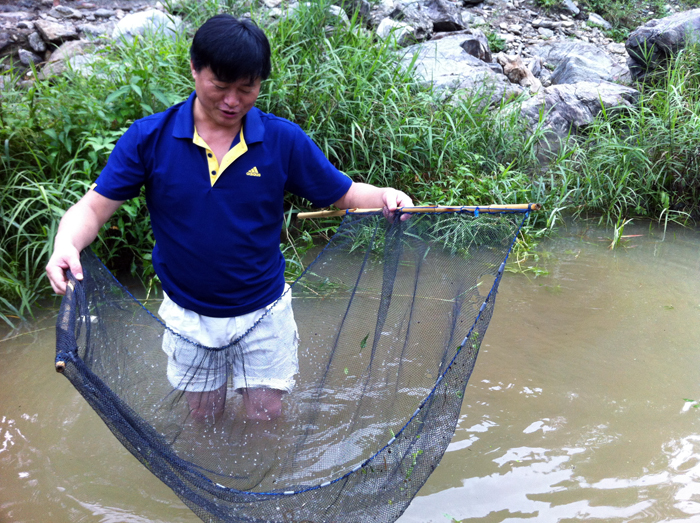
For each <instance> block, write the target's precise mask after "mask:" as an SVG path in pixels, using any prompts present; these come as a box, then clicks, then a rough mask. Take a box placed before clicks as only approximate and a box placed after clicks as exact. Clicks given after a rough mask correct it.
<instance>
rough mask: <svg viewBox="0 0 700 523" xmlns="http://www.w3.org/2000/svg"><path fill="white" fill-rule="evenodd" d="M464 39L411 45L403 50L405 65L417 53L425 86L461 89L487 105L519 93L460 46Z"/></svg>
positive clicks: (451, 37)
mask: <svg viewBox="0 0 700 523" xmlns="http://www.w3.org/2000/svg"><path fill="white" fill-rule="evenodd" d="M464 40H465V38H464V36H463V35H460V34H456V35H450V36H446V37H444V38H440V39H436V40H430V41H428V42H423V43H421V44H416V45H413V46H411V47H409V48H407V49H406V55H405V56H406V58H405V59H404V63H405V64H408V63H409V62H410V61H411V60H412V58H413V56H414V54H415V53H417V54H418V55H417V61H416V74H417V75H418V77H419V78H421V79H422V81H423V83H424V84H432V85H433V86H434V88H435V89H437V90H447V91H450V92H452V91H455V90H460V91H462V92H463V93H464V94H465V95H469V94H471V95H475V96H481V97H482V98H483V101H484V103H486V104H499V103H500V102H501V100H503V99H510V98H512V97H515V96H518V95H519V94H520V93H522V89H521V88H520V87H519V86H515V85H513V84H511V83H510V82H509V81H508V80H507V78H506V77H505V76H503V75H499V74H497V73H496V72H494V71H493V70H492V69H491V67H489V65H488V64H486V63H485V62H483V61H481V60H479V59H478V58H475V57H474V56H472V55H470V54H468V53H466V52H465V51H464V49H463V48H462V47H461V44H462V42H464Z"/></svg>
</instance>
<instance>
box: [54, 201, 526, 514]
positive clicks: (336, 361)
mask: <svg viewBox="0 0 700 523" xmlns="http://www.w3.org/2000/svg"><path fill="white" fill-rule="evenodd" d="M409 214H412V215H411V216H410V219H408V220H405V221H402V220H400V219H394V220H393V221H389V220H387V219H385V218H384V217H383V216H382V215H381V213H378V212H368V213H358V214H348V215H346V216H345V217H344V219H343V221H342V223H341V225H340V226H339V227H338V228H337V231H336V233H335V235H334V236H333V237H332V238H331V239H330V240H329V242H328V244H327V245H326V246H325V247H324V248H323V249H322V250H321V251H320V252H319V254H318V255H317V256H316V258H315V260H313V262H311V263H310V264H309V265H308V267H307V268H306V270H305V271H304V273H303V274H302V276H301V277H299V278H298V279H297V280H296V281H294V282H292V283H291V286H290V287H291V288H290V289H289V290H287V291H286V292H288V293H292V294H291V295H292V297H293V299H292V301H291V303H292V308H293V314H294V317H295V319H296V323H297V326H298V339H299V345H298V356H299V371H298V374H297V376H296V385H295V387H294V389H293V391H292V392H291V393H289V394H286V395H285V396H284V397H283V411H282V415H281V416H280V417H279V418H277V419H276V420H273V421H254V420H249V419H246V415H245V409H244V408H243V405H242V399H241V395H240V394H239V393H238V391H236V390H234V388H233V386H232V385H231V383H232V381H231V379H232V377H231V376H227V379H228V383H229V385H228V390H227V399H226V403H225V408H224V414H223V416H222V417H221V418H220V419H218V420H217V421H216V422H214V421H213V420H209V421H207V420H204V421H201V420H196V419H194V418H193V416H192V414H191V410H192V409H191V406H190V404H189V403H188V401H187V394H186V393H184V392H183V391H182V390H181V389H182V388H184V387H177V386H173V385H172V384H171V382H170V381H169V380H168V378H167V376H166V374H167V370H166V367H167V355H166V354H165V352H164V350H163V340H164V338H171V339H172V338H174V339H176V341H177V343H178V344H180V345H184V346H188V345H189V346H190V347H189V348H196V349H198V350H197V354H200V356H198V357H197V358H194V359H193V360H192V361H191V367H190V370H189V371H188V373H187V376H185V378H184V379H183V380H184V381H188V382H189V380H196V379H199V378H201V377H202V376H201V374H202V373H210V372H212V369H230V368H232V367H236V363H237V362H239V363H240V361H241V360H242V355H243V354H244V353H245V350H246V344H247V339H248V338H249V337H250V336H251V335H254V333H255V330H256V328H257V323H254V324H253V325H252V326H251V327H250V328H249V329H247V330H246V332H244V333H242V334H241V335H240V336H239V337H238V338H237V339H234V340H232V341H231V343H229V344H228V345H226V346H224V347H214V348H212V347H203V346H199V345H197V344H196V343H193V342H191V341H189V340H188V339H186V338H185V337H183V336H181V335H179V334H178V333H175V332H173V331H171V330H170V329H168V328H167V327H166V326H165V324H164V323H163V322H162V321H161V320H160V319H159V317H158V315H157V313H156V312H155V311H151V310H149V309H148V307H146V306H144V305H142V304H141V303H139V302H138V301H137V300H136V299H135V298H134V297H133V296H132V295H131V294H130V293H129V291H128V290H127V289H126V288H125V287H123V286H122V285H120V284H119V282H118V281H117V280H115V278H114V277H113V276H112V275H111V274H110V272H109V271H108V270H107V269H106V268H105V267H104V266H103V265H102V264H101V262H100V261H99V260H98V259H97V258H96V257H95V256H94V254H92V253H91V252H90V251H89V250H86V251H84V252H83V253H82V255H81V259H82V263H83V269H84V279H83V280H82V282H76V281H75V280H71V284H70V285H69V288H70V290H69V292H67V294H66V295H65V297H64V299H63V302H62V305H61V309H60V313H59V317H58V324H57V356H56V366H57V369H58V370H60V371H62V372H63V373H64V375H65V376H66V377H68V379H69V380H70V381H71V382H72V383H73V385H74V386H75V387H76V389H77V390H78V391H79V392H80V394H82V395H83V396H84V397H85V399H86V400H87V401H88V402H89V404H90V405H91V406H92V407H93V408H94V409H95V411H96V412H97V413H98V414H99V416H100V417H101V418H102V419H103V420H104V422H105V423H106V424H107V426H108V427H109V428H110V430H111V431H112V432H113V433H114V435H115V436H116V437H117V438H118V439H119V440H120V441H121V442H122V443H123V444H124V446H125V447H126V448H127V449H128V450H129V451H130V452H131V453H132V454H133V455H134V456H135V457H136V458H137V459H139V461H141V463H143V465H145V466H146V467H148V469H149V470H151V472H153V474H155V475H156V476H157V477H158V478H160V479H161V480H162V481H163V482H164V483H166V484H167V485H168V486H169V487H170V488H171V489H172V490H173V491H174V492H175V493H176V494H177V495H178V496H179V497H180V498H181V499H182V500H183V501H184V502H185V503H186V504H187V505H188V506H189V507H190V508H191V509H192V510H193V511H194V512H195V513H196V514H197V515H198V516H199V517H200V518H201V519H202V520H203V521H208V522H209V521H211V522H234V521H235V522H239V521H240V522H283V523H288V522H324V523H330V522H365V521H378V522H390V521H395V520H396V519H397V518H398V517H399V516H400V515H401V514H402V512H403V511H404V510H405V509H406V507H407V506H408V504H409V503H410V501H411V499H412V498H413V497H414V496H415V494H416V493H417V492H418V490H419V489H420V487H421V486H422V485H423V483H424V482H425V481H426V479H427V478H428V476H429V475H430V473H431V472H432V471H433V470H434V469H435V467H437V465H438V463H439V461H440V459H441V457H442V455H443V453H444V452H445V449H446V448H447V445H448V444H449V442H450V439H451V437H452V435H453V434H454V429H455V426H456V423H457V420H458V417H459V413H460V408H461V405H462V398H463V395H464V391H465V387H466V385H467V381H468V379H469V376H470V374H471V372H472V369H473V367H474V363H475V360H476V357H477V354H478V352H479V345H480V344H481V341H482V339H483V337H484V333H485V332H486V327H487V326H488V323H489V320H490V319H491V315H492V312H493V308H494V304H495V298H496V291H497V288H498V284H499V282H500V279H501V276H502V275H503V270H504V266H505V260H506V259H507V256H508V253H509V251H510V248H511V246H512V245H513V241H514V238H515V237H516V235H517V231H518V229H519V227H520V226H521V225H522V222H523V220H524V219H525V217H526V216H527V210H520V209H515V210H510V211H508V210H506V211H498V212H496V211H493V210H492V211H488V210H487V211H484V210H481V212H479V209H476V210H475V209H473V208H471V209H467V208H460V209H458V210H451V211H450V212H441V213H434V212H431V213H427V212H420V213H419V212H415V213H409ZM282 301H283V299H280V300H278V301H277V302H275V303H273V304H272V305H271V306H270V307H268V309H267V312H265V313H264V314H263V316H265V315H267V314H275V311H276V308H277V307H278V303H281V302H282ZM240 367H241V365H238V366H237V368H239V372H240ZM224 372H229V373H230V371H224ZM243 372H245V369H244V370H243Z"/></svg>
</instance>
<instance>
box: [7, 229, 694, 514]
mask: <svg viewBox="0 0 700 523" xmlns="http://www.w3.org/2000/svg"><path fill="white" fill-rule="evenodd" d="M625 233H626V234H634V235H640V236H635V237H631V238H628V239H627V240H626V243H625V245H624V246H623V247H620V248H618V249H615V250H614V251H611V250H609V249H608V248H607V247H608V245H609V243H610V240H609V239H607V238H608V237H609V236H611V234H610V233H606V232H605V231H602V230H598V229H589V230H586V229H581V228H579V229H578V230H575V231H574V230H570V231H568V232H567V233H565V234H562V237H561V238H558V239H554V240H551V241H548V242H546V243H544V244H543V245H542V246H541V249H540V251H541V253H540V260H539V261H538V262H536V265H537V266H538V267H539V268H541V269H546V270H548V271H549V274H548V275H546V276H538V277H536V276H535V272H533V271H526V272H524V273H509V274H506V276H505V277H504V280H503V283H502V285H501V288H500V293H499V297H498V302H497V306H496V312H495V315H494V318H493V320H492V322H491V326H490V327H489V330H488V332H487V334H486V337H485V339H484V343H483V345H482V351H481V354H480V355H479V359H478V361H477V364H476V369H475V371H474V374H473V375H472V378H471V380H470V382H469V385H468V387H467V393H466V395H465V401H464V406H463V409H462V416H461V419H460V421H459V424H458V427H457V431H456V434H455V436H454V438H453V441H452V443H451V445H450V447H449V448H448V452H447V453H446V454H445V457H444V458H443V460H442V462H441V464H440V466H439V467H438V468H437V470H436V471H435V473H434V474H433V475H432V476H431V478H430V479H429V480H428V482H427V483H426V485H425V486H424V487H423V489H422V490H421V491H420V493H419V495H418V496H417V497H416V498H415V499H414V501H413V503H412V504H411V506H410V507H409V509H408V510H407V511H406V513H405V514H404V516H402V518H401V519H400V520H399V522H400V523H430V522H448V523H449V522H454V521H469V522H477V521H478V522H482V521H485V522H486V521H488V522H497V521H516V520H524V519H529V520H534V521H543V522H549V521H581V520H586V521H594V520H598V521H649V522H653V521H679V520H698V521H700V481H699V480H700V408H694V406H695V405H696V403H695V402H694V400H696V399H697V400H700V383H699V380H698V375H699V372H698V369H700V365H699V363H700V350H699V349H698V348H699V346H700V345H699V343H698V342H699V341H700V340H699V338H700V322H699V321H698V320H699V319H700V318H699V316H700V278H698V276H699V272H700V232H697V231H692V230H682V229H674V230H669V231H667V232H666V235H665V237H664V235H663V234H662V231H657V230H655V229H653V228H652V229H650V228H649V227H648V226H646V225H645V226H643V227H642V226H640V227H638V228H634V229H632V228H630V227H629V226H628V227H627V228H626V230H625ZM530 265H535V262H534V261H532V260H529V261H527V262H526V263H525V264H524V265H523V266H522V268H525V269H526V268H527V267H528V266H530ZM510 266H511V267H512V268H514V269H515V268H517V266H516V265H515V264H513V263H511V264H510ZM46 316H47V317H46V318H45V319H43V320H41V321H37V322H35V323H33V324H32V325H30V326H25V327H23V328H22V329H21V330H20V331H17V332H14V333H11V334H10V337H8V338H7V339H6V340H5V341H2V342H0V357H2V361H3V363H4V373H3V379H2V380H1V381H0V522H2V523H6V522H7V523H9V522H13V523H14V522H41V523H44V522H52V523H53V522H56V523H68V522H71V523H75V522H85V523H93V522H101V523H137V522H138V523H141V522H171V523H186V522H195V521H199V520H198V519H197V518H196V517H195V516H194V515H193V514H192V513H191V512H190V510H189V509H187V508H186V507H185V506H184V505H183V504H182V502H180V501H179V499H178V498H177V497H176V496H175V495H174V494H173V493H172V492H171V491H170V490H169V489H168V488H167V487H165V486H164V485H163V484H161V483H160V482H159V481H158V480H157V479H156V478H155V477H154V476H152V475H151V473H150V472H148V471H147V470H146V469H145V468H144V467H142V466H141V465H140V464H139V463H138V462H137V461H136V459H134V458H133V457H132V456H131V455H130V454H129V453H128V452H127V451H126V450H125V449H124V448H123V447H122V446H121V444H119V442H118V441H117V440H116V438H114V436H112V434H111V433H110V432H109V431H108V430H107V428H106V427H105V426H104V425H103V423H102V422H101V420H100V419H99V418H98V416H97V415H96V414H95V413H93V412H92V410H91V409H90V407H88V406H87V404H86V403H85V402H84V400H83V399H82V398H81V397H80V396H79V395H78V394H77V393H76V392H75V391H74V389H73V388H72V386H71V385H70V384H69V383H68V381H67V380H66V379H65V378H63V377H61V376H60V375H57V374H56V373H55V371H54V370H53V359H54V348H53V318H52V317H51V316H52V315H51V314H47V315H46ZM688 400H691V401H688Z"/></svg>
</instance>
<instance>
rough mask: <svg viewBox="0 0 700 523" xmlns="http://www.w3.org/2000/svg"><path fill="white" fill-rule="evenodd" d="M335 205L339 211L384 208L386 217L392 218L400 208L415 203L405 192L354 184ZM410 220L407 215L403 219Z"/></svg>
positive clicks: (365, 184)
mask: <svg viewBox="0 0 700 523" xmlns="http://www.w3.org/2000/svg"><path fill="white" fill-rule="evenodd" d="M333 205H335V206H336V207H338V208H339V209H356V208H361V209H375V208H380V207H381V208H383V209H384V215H385V216H387V217H388V218H390V217H392V216H393V214H394V212H395V211H396V209H398V208H399V207H412V206H413V201H412V200H411V198H410V197H409V196H408V195H407V194H406V193H404V192H401V191H397V190H396V189H392V188H391V187H375V186H374V185H369V184H367V183H354V182H353V184H352V185H351V186H350V189H348V192H346V193H345V194H344V195H343V197H342V198H341V199H340V200H338V201H337V202H335V203H334V204H333ZM406 218H408V216H407V215H405V216H403V217H402V219H406Z"/></svg>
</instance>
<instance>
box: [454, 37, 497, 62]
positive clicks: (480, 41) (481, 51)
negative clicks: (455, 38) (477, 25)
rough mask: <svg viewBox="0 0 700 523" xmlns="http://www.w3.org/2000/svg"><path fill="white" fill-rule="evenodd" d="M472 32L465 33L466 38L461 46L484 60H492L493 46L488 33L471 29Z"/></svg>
mask: <svg viewBox="0 0 700 523" xmlns="http://www.w3.org/2000/svg"><path fill="white" fill-rule="evenodd" d="M470 33H471V34H465V35H464V36H465V39H464V40H463V41H462V43H461V44H459V46H460V47H461V48H462V49H464V50H465V51H466V52H467V53H468V54H470V55H472V56H474V57H476V58H478V59H479V60H481V61H482V62H491V60H492V58H491V48H490V46H489V41H488V39H487V38H486V35H485V34H484V33H482V32H481V31H478V30H475V31H471V32H470Z"/></svg>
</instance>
